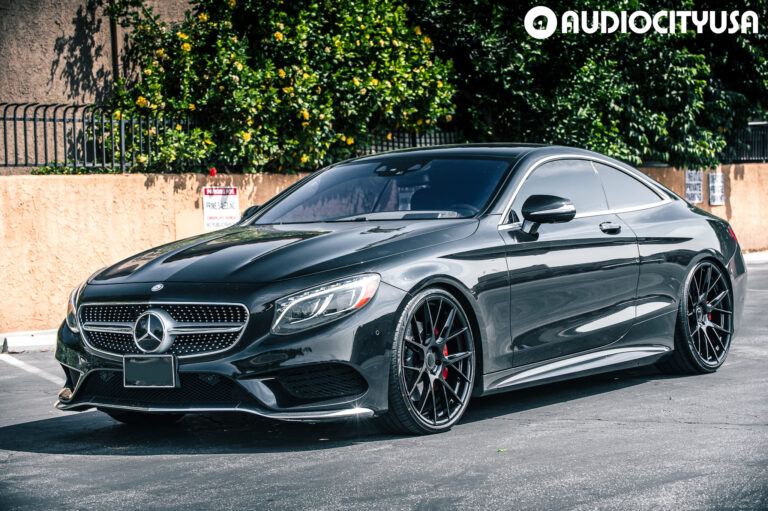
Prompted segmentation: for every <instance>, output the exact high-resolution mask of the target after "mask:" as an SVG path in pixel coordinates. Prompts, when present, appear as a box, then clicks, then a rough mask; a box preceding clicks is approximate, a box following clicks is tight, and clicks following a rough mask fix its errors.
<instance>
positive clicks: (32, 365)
mask: <svg viewBox="0 0 768 511" xmlns="http://www.w3.org/2000/svg"><path fill="white" fill-rule="evenodd" d="M749 271H750V276H749V279H750V281H749V294H748V298H747V306H746V310H745V313H744V322H743V325H742V327H741V330H740V332H739V333H738V335H737V336H736V338H735V339H734V342H733V346H732V349H731V353H730V355H729V357H728V360H727V361H726V363H725V365H724V366H723V367H722V368H721V370H720V371H719V372H717V373H716V374H713V375H706V376H695V377H667V376H663V375H661V374H659V373H658V372H657V371H656V370H655V369H642V370H635V371H632V372H624V373H613V374H608V375H602V376H597V377H591V378H586V379H581V380H577V381H574V382H567V383H561V384H553V385H548V386H545V387H540V388H534V389H528V390H522V391H517V392H512V393H507V394H501V395H497V396H492V397H488V398H482V399H476V400H475V401H474V402H473V403H472V404H471V405H470V409H469V411H468V412H467V415H466V416H465V418H464V419H463V420H462V422H461V423H460V424H459V425H458V426H456V427H454V428H453V430H452V431H450V432H449V433H446V434H443V435H437V436H430V437H396V436H391V435H387V434H383V433H381V432H379V431H378V430H377V429H376V428H375V427H374V426H372V425H371V424H370V423H366V422H363V423H356V422H348V423H341V424H320V425H308V424H286V423H276V422H271V421H265V420H260V419H257V418H251V417H249V416H242V417H241V416H239V415H226V416H215V415H205V416H188V417H185V418H184V419H183V420H182V422H180V423H179V424H178V425H176V426H173V427H170V428H167V429H155V430H137V429H131V428H129V427H128V426H123V425H120V424H118V423H117V422H115V421H113V420H112V419H110V418H109V417H108V416H106V415H104V414H101V413H99V412H85V413H79V414H72V413H65V412H60V411H58V410H55V409H53V408H52V405H53V402H54V401H55V395H56V392H57V390H58V388H59V385H58V383H57V378H59V377H61V374H60V371H59V369H58V367H57V364H56V362H55V361H54V359H53V353H52V352H39V353H23V354H18V355H0V358H2V360H0V385H1V387H0V389H2V393H0V509H4V510H6V509H27V508H29V509H32V508H34V509H54V508H67V509H91V508H102V509H160V508H162V509H181V508H184V509H196V508H207V509H272V508H312V509H373V508H375V509H382V508H392V509H398V508H406V509H453V508H484V509H654V510H655V509H674V510H685V509H767V508H768V317H766V311H768V264H753V265H750V267H749ZM8 358H12V360H8ZM13 362H15V363H13ZM19 362H21V364H19Z"/></svg>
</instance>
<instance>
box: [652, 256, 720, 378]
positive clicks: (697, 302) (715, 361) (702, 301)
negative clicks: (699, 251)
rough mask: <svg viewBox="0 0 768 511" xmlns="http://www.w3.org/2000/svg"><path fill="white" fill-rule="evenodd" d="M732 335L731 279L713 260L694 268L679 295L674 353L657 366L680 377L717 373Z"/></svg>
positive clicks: (703, 262)
mask: <svg viewBox="0 0 768 511" xmlns="http://www.w3.org/2000/svg"><path fill="white" fill-rule="evenodd" d="M732 335H733V298H732V293H731V287H730V285H729V282H728V277H727V276H726V274H725V273H724V272H723V271H722V270H721V269H720V267H719V266H717V265H716V264H714V263H713V262H712V261H706V260H705V261H702V262H700V263H698V264H697V265H696V266H694V267H693V270H691V273H690V274H689V275H688V278H687V279H686V281H685V286H684V287H683V290H682V293H681V296H680V306H679V310H678V317H677V326H676V329H675V350H674V352H673V353H672V354H671V355H670V356H669V357H667V358H666V359H664V360H662V361H661V362H660V363H659V364H658V366H659V368H660V369H662V370H663V371H665V372H668V373H677V374H681V373H682V374H697V373H712V372H715V371H717V370H718V368H720V366H721V365H723V362H725V357H727V356H728V349H729V348H730V347H731V337H732Z"/></svg>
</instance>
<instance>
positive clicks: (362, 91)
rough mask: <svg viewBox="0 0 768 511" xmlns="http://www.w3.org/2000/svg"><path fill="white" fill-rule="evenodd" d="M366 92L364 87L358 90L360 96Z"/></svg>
mask: <svg viewBox="0 0 768 511" xmlns="http://www.w3.org/2000/svg"><path fill="white" fill-rule="evenodd" d="M366 92H368V89H366V88H365V87H363V88H362V89H360V94H362V95H365V93H366Z"/></svg>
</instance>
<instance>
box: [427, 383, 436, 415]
mask: <svg viewBox="0 0 768 511" xmlns="http://www.w3.org/2000/svg"><path fill="white" fill-rule="evenodd" d="M429 393H430V395H431V396H432V424H434V425H437V399H435V386H434V385H430V386H429Z"/></svg>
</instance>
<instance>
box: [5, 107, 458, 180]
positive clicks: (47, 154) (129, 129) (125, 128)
mask: <svg viewBox="0 0 768 511" xmlns="http://www.w3.org/2000/svg"><path fill="white" fill-rule="evenodd" d="M0 116H1V117H0V130H2V135H0V136H1V137H2V138H1V139H2V148H0V167H42V166H54V167H70V168H74V169H76V170H79V169H82V170H83V171H84V172H94V171H97V172H105V171H106V172H126V171H128V170H131V169H135V168H152V167H153V164H157V163H158V162H157V150H158V149H159V144H162V143H163V142H164V141H165V140H167V138H166V137H167V135H168V134H169V132H172V131H173V130H177V131H178V130H183V131H185V132H186V133H187V134H189V132H190V130H192V129H194V128H196V127H199V128H205V127H206V126H205V124H204V123H203V122H201V121H200V120H199V119H197V118H196V117H194V116H193V115H191V114H190V113H187V112H184V113H181V114H172V113H169V112H147V113H141V114H137V113H130V114H122V113H121V112H120V110H117V109H113V108H108V107H102V106H96V105H61V104H39V103H0ZM457 142H459V136H458V135H457V133H456V132H455V131H451V130H441V131H437V132H434V133H425V134H416V133H409V132H393V133H388V134H386V135H384V134H382V135H380V136H376V137H374V139H373V141H372V143H371V144H370V145H369V146H368V147H366V148H364V149H363V150H361V151H360V153H361V154H373V153H377V152H382V151H390V150H393V149H404V148H409V147H423V146H428V145H441V144H452V143H457ZM203 163H206V164H209V163H217V162H189V161H175V162H174V163H173V167H174V169H176V170H184V169H185V167H190V166H200V165H202V164H203ZM155 166H156V165H155ZM232 167H237V165H232Z"/></svg>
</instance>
